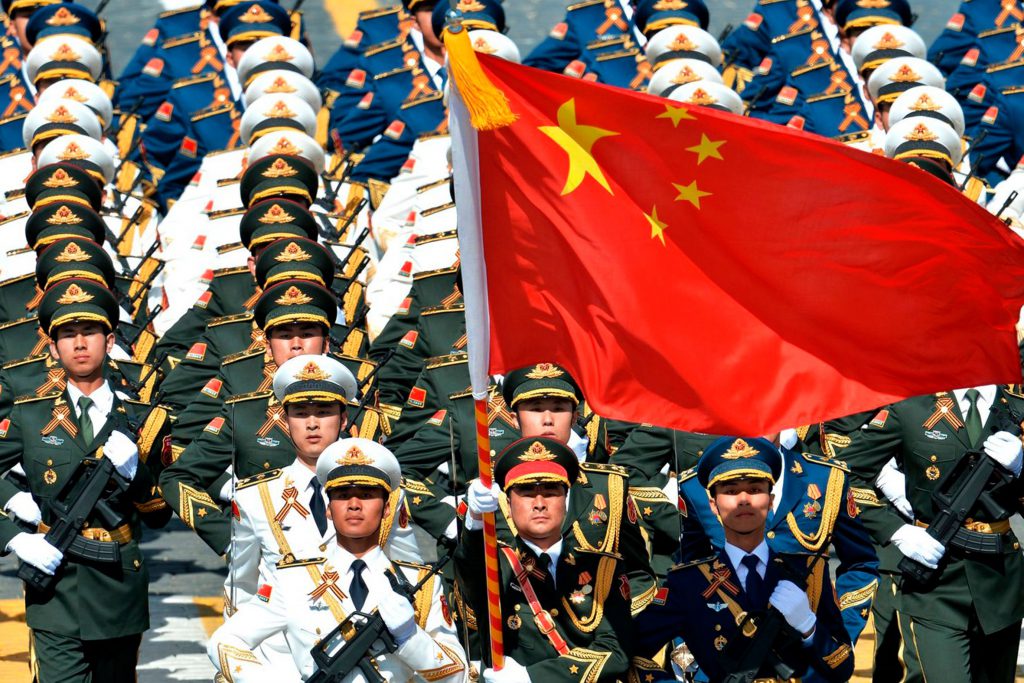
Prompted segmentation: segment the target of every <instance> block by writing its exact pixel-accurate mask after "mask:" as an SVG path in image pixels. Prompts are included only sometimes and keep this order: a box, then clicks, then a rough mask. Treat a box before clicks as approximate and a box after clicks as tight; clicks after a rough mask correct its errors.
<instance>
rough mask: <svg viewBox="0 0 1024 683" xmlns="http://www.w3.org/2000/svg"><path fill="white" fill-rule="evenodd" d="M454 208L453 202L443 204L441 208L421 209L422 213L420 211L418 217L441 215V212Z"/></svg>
mask: <svg viewBox="0 0 1024 683" xmlns="http://www.w3.org/2000/svg"><path fill="white" fill-rule="evenodd" d="M454 207H455V202H447V203H445V204H442V205H441V206H432V207H430V208H429V209H423V210H422V211H420V215H421V216H423V217H424V218H426V217H428V216H433V215H434V214H435V213H441V212H442V211H447V210H448V209H451V208H454Z"/></svg>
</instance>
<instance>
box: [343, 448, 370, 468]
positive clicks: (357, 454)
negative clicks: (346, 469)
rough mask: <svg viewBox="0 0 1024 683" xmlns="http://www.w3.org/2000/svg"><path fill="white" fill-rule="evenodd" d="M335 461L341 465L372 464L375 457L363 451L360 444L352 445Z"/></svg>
mask: <svg viewBox="0 0 1024 683" xmlns="http://www.w3.org/2000/svg"><path fill="white" fill-rule="evenodd" d="M335 462H336V463H338V464H339V465H372V464H373V459H372V458H370V457H369V456H367V455H366V453H363V451H362V450H361V449H360V448H359V446H352V448H350V449H348V450H347V451H345V455H343V456H341V457H340V458H338V459H337V460H335Z"/></svg>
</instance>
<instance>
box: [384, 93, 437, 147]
mask: <svg viewBox="0 0 1024 683" xmlns="http://www.w3.org/2000/svg"><path fill="white" fill-rule="evenodd" d="M443 99H444V93H443V92H441V91H440V90H434V91H432V92H429V93H427V94H426V95H420V96H418V97H417V98H416V99H414V100H409V101H407V102H402V105H401V106H400V107H399V109H411V108H413V107H418V106H420V105H421V104H426V103H427V102H437V101H439V100H443ZM393 123H394V122H393ZM402 130H405V128H404V124H403V128H402ZM385 134H387V131H385ZM400 134H401V131H400V132H399V134H398V135H395V136H394V137H395V138H398V137H399V135H400ZM388 137H391V136H390V135H389V136H388Z"/></svg>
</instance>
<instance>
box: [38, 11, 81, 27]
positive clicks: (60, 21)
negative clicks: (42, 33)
mask: <svg viewBox="0 0 1024 683" xmlns="http://www.w3.org/2000/svg"><path fill="white" fill-rule="evenodd" d="M81 21H82V20H81V19H79V18H78V17H76V16H75V15H74V14H72V13H71V12H69V11H68V9H67V8H66V7H61V8H60V9H59V10H57V11H56V12H54V13H53V16H52V17H50V18H49V19H47V20H46V25H47V26H74V25H75V24H77V23H79V22H81Z"/></svg>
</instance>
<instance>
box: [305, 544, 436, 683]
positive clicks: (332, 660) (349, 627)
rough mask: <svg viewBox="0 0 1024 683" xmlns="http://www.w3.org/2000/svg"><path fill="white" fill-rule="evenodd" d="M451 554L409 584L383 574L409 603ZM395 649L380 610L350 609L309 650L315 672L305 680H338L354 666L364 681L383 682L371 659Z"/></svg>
mask: <svg viewBox="0 0 1024 683" xmlns="http://www.w3.org/2000/svg"><path fill="white" fill-rule="evenodd" d="M451 557H452V554H451V552H450V551H449V552H447V553H445V555H444V556H443V557H442V558H441V559H439V560H438V561H437V562H436V563H434V564H433V565H432V566H431V567H430V571H429V572H427V575H426V576H424V577H423V578H422V579H420V581H419V583H417V584H416V585H415V586H412V587H410V586H409V584H408V582H407V581H406V580H405V578H404V577H402V578H401V579H400V578H399V577H397V576H395V575H394V574H392V573H391V572H385V576H387V577H388V581H390V582H391V587H392V588H393V589H394V591H395V592H396V593H398V594H399V595H402V596H403V597H405V598H406V599H407V600H409V602H410V603H411V602H414V598H415V596H416V593H418V592H419V591H420V589H422V588H423V586H425V585H426V584H427V582H428V581H430V580H431V579H432V578H433V577H434V575H436V574H437V573H438V572H440V571H441V570H442V569H443V568H444V566H445V565H446V564H447V563H448V560H450V559H451ZM396 649H398V643H396V642H395V638H394V636H392V635H391V632H390V631H388V627H387V625H386V624H385V623H384V619H383V618H382V617H381V616H380V613H379V612H374V613H372V614H366V613H365V612H352V613H351V614H349V615H348V617H346V618H345V620H344V621H343V622H341V623H340V624H338V625H337V626H336V627H335V628H334V630H332V631H331V632H330V633H328V634H327V635H326V636H324V639H323V640H321V641H320V642H319V643H317V644H316V645H314V646H313V649H312V650H310V651H309V654H310V656H312V657H313V662H314V663H315V664H316V672H315V673H314V674H313V675H312V676H310V677H309V678H308V679H307V681H306V683H340V681H342V680H344V679H345V677H346V676H348V675H349V674H350V673H352V672H353V671H355V670H357V669H358V670H359V671H360V672H361V673H362V674H363V677H364V678H366V680H367V681H371V682H372V683H386V680H387V679H385V678H384V677H383V676H381V674H380V671H378V670H377V667H376V666H375V665H374V660H375V659H377V658H378V657H381V656H383V655H386V654H388V653H390V652H394V651H395V650H396Z"/></svg>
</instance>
